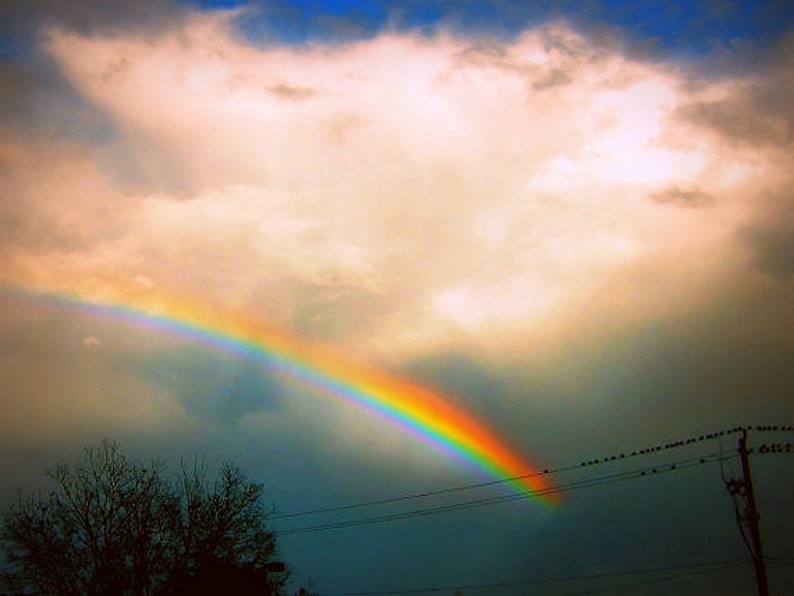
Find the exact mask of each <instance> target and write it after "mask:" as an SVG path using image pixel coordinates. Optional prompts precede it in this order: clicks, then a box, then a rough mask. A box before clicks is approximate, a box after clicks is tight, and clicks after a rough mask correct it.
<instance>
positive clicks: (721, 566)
mask: <svg viewBox="0 0 794 596" xmlns="http://www.w3.org/2000/svg"><path fill="white" fill-rule="evenodd" d="M747 564H748V562H747V561H746V560H744V559H734V560H732V561H723V562H717V563H713V564H706V565H702V566H698V568H694V569H688V570H686V571H683V572H681V573H675V574H672V575H666V576H665V577H658V578H654V579H646V580H642V581H635V582H630V583H625V584H618V585H612V586H608V587H604V588H596V589H588V590H584V591H577V592H567V594H568V595H569V596H574V595H576V596H581V595H582V594H603V593H605V592H609V593H614V592H615V591H616V590H624V589H626V588H637V587H639V586H647V585H651V584H661V583H664V582H669V581H674V580H677V579H681V578H683V577H692V576H695V575H705V574H707V573H715V572H717V571H725V570H726V569H733V568H734V567H741V566H745V565H747Z"/></svg>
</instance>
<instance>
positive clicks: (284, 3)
mask: <svg viewBox="0 0 794 596" xmlns="http://www.w3.org/2000/svg"><path fill="white" fill-rule="evenodd" d="M184 1H185V2H188V3H192V4H194V5H198V6H199V7H201V8H203V9H218V8H232V7H239V6H248V7H249V8H251V9H253V10H250V11H248V12H247V13H246V14H245V15H244V16H243V17H241V19H240V21H239V22H238V25H239V27H240V30H241V31H242V32H243V33H244V34H245V35H246V36H247V37H249V38H251V39H252V40H270V41H272V40H277V41H280V42H286V43H298V44H300V43H306V42H323V41H332V40H338V41H344V40H354V39H362V38H367V37H371V36H373V35H375V34H377V33H378V32H379V31H381V30H382V29H384V28H387V27H388V28H392V29H398V30H406V29H419V30H424V31H426V32H432V31H433V30H435V29H436V28H438V27H445V28H451V29H455V30H459V31H464V32H468V33H471V32H477V33H481V34H491V35H499V36H511V35H515V34H517V33H519V32H520V31H522V30H524V29H526V28H531V27H533V26H536V25H538V24H539V23H541V22H544V21H546V20H549V19H554V18H567V19H568V20H570V21H571V22H572V23H573V24H574V25H580V26H611V27H617V28H618V29H619V30H621V31H622V32H623V34H624V35H625V36H626V38H627V39H628V40H629V41H632V42H636V43H643V42H647V43H650V44H651V45H653V46H655V47H657V48H659V49H662V50H672V51H675V52H695V53H701V52H708V51H711V50H713V49H714V48H715V47H718V46H720V45H722V46H729V45H731V44H734V43H737V42H745V43H746V42H750V43H752V44H754V45H765V44H767V43H769V42H774V41H775V40H776V39H778V38H779V37H780V36H781V35H783V34H785V33H786V32H787V31H788V30H790V29H791V28H792V26H794V4H792V3H787V2H779V1H775V0H768V1H761V2H759V1H758V0H687V1H685V0H631V1H627V0H556V1H552V0H546V1H543V0H541V1H538V2H526V1H518V0H516V1H511V0H491V1H490V2H489V1H487V0H457V1H454V2H453V1H449V0H408V1H396V0H371V1H368V2H360V1H356V0H271V1H268V0H253V1H251V2H245V1H241V0H184Z"/></svg>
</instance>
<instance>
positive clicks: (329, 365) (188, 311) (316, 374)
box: [6, 284, 557, 503]
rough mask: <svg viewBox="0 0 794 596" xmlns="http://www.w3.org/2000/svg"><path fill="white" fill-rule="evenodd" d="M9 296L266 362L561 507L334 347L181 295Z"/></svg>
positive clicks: (474, 430) (394, 381)
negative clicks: (124, 322) (136, 326)
mask: <svg viewBox="0 0 794 596" xmlns="http://www.w3.org/2000/svg"><path fill="white" fill-rule="evenodd" d="M6 285H7V284H6ZM7 287H8V286H7ZM10 290H11V291H12V292H13V294H14V295H16V296H21V297H25V298H28V299H31V298H35V299H38V300H45V301H47V302H48V303H51V304H56V305H58V306H61V307H67V308H72V309H79V310H82V311H85V312H88V313H90V314H92V315H94V316H99V317H102V318H111V319H116V320H123V321H127V322H131V323H133V324H135V325H139V326H145V327H147V328H152V329H155V330H158V331H160V332H166V333H169V334H175V335H177V336H179V337H182V338H186V339H188V340H190V341H194V342H197V343H201V344H204V345H207V346H210V347H212V348H214V349H218V350H221V351H223V352H225V353H229V354H233V355H236V356H239V357H242V358H247V359H251V360H254V361H258V362H262V363H264V364H265V365H266V366H268V367H269V368H270V369H272V370H274V371H277V372H279V373H282V374H284V375H286V376H288V377H289V378H292V379H294V380H297V381H298V382H300V383H302V384H305V385H307V386H309V387H311V388H312V389H313V390H315V391H318V392H320V393H322V394H326V395H331V396H334V397H336V398H341V399H343V400H345V401H346V402H349V403H352V404H354V405H355V406H357V407H359V408H362V409H364V410H366V411H368V412H370V413H372V414H375V415H378V416H380V417H382V418H384V419H386V420H387V421H388V422H390V423H391V424H393V425H396V426H397V427H399V428H401V429H402V430H403V431H404V432H407V433H409V434H411V435H413V436H416V437H418V438H420V439H421V440H422V441H424V442H425V443H428V444H429V445H430V446H431V447H433V448H434V449H436V450H440V451H442V452H445V453H448V454H452V455H454V456H456V457H459V458H462V459H464V460H466V461H469V462H471V463H472V464H474V465H475V466H476V467H478V468H480V469H482V470H485V471H487V472H488V473H489V474H491V475H492V476H493V477H495V478H497V479H499V480H504V481H506V482H508V483H510V484H511V485H512V486H513V487H514V488H515V489H516V490H517V491H519V492H521V493H524V494H526V495H527V496H534V497H539V498H542V499H543V501H544V502H547V503H553V502H554V501H555V500H556V499H557V495H556V492H555V491H554V490H552V489H551V487H550V486H549V485H548V483H547V482H546V480H545V478H544V474H541V473H538V472H536V471H535V470H534V469H533V468H532V467H531V466H530V465H529V464H528V463H527V462H526V461H525V459H524V458H522V457H521V456H520V455H519V454H517V453H516V452H515V451H513V450H512V449H511V448H510V447H509V446H508V445H506V444H505V442H504V441H502V440H501V439H500V438H499V437H498V436H497V435H496V434H494V432H493V431H491V430H490V429H489V428H487V427H486V425H484V424H483V423H482V422H480V421H478V420H477V419H475V418H474V417H473V416H472V415H471V414H470V413H469V412H467V411H465V410H464V409H462V408H460V407H458V406H456V405H454V404H452V403H451V402H450V401H449V400H448V399H444V397H443V396H442V395H441V394H439V393H438V392H436V391H434V390H432V389H430V388H428V387H426V386H422V385H420V384H418V383H415V382H413V381H409V380H407V379H405V378H401V377H398V376H396V375H393V374H388V373H386V372H383V371H380V370H377V369H375V368H373V367H370V366H366V365H363V364H360V363H357V362H354V361H352V360H349V359H345V358H343V357H341V356H340V355H338V354H336V353H334V352H333V351H332V350H330V349H329V348H328V347H325V346H321V345H317V344H313V343H310V342H307V341H303V340H299V339H297V338H295V337H292V336H291V335H289V334H287V333H284V332H283V331H281V330H279V329H277V328H275V327H274V326H272V325H269V324H267V323H266V322H265V321H264V320H262V319H260V318H257V317H252V316H249V315H243V314H241V313H239V312H234V311H230V310H227V309H223V308H220V307H217V306H216V305H212V304H209V303H206V302H198V301H195V300H190V299H187V298H184V297H177V296H174V295H170V296H163V295H158V296H156V297H155V296H152V295H150V294H149V293H142V292H131V293H126V294H124V293H116V294H115V295H113V294H112V293H110V294H109V293H108V292H104V293H103V295H101V296H100V297H99V298H90V297H87V296H86V295H83V294H75V293H69V292H63V291H53V290H41V289H35V288H31V287H20V286H10Z"/></svg>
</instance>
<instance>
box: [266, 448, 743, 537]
mask: <svg viewBox="0 0 794 596" xmlns="http://www.w3.org/2000/svg"><path fill="white" fill-rule="evenodd" d="M732 457H735V455H725V454H719V453H712V454H709V455H703V456H698V457H694V458H690V459H684V460H679V461H674V462H668V463H665V464H657V465H654V466H646V467H644V468H639V469H633V470H629V471H623V472H617V473H614V474H608V475H604V476H597V477H595V478H588V479H585V480H578V481H573V482H569V483H566V484H561V485H557V486H553V487H549V488H548V489H543V490H540V491H537V492H536V493H534V494H535V495H536V496H546V495H550V494H555V493H560V492H571V491H575V490H582V489H585V488H593V487H596V486H604V485H608V484H614V483H617V482H622V481H625V480H629V479H632V478H640V477H644V476H653V475H657V474H663V473H669V472H674V471H680V470H684V469H687V468H691V467H694V466H699V465H703V464H706V463H714V462H719V461H721V460H722V459H723V458H732ZM524 499H526V495H524V494H520V493H513V494H508V495H497V496H490V497H485V498H481V499H475V500H471V501H462V502H455V503H450V504H445V505H439V506H434V507H426V508H423V509H413V510H409V511H401V512H396V513H388V514H382V515H376V516H370V517H360V518H354V519H348V520H341V521H337V522H328V523H324V524H316V525H311V526H299V527H295V528H284V529H280V530H279V535H280V536H289V535H294V534H304V533H312V532H322V531H328V530H339V529H344V528H351V527H358V526H365V525H371V524H376V523H384V522H393V521H399V520H403V519H410V518H416V517H425V516H428V515H436V514H439V513H448V512H452V511H460V510H465V509H473V508H479V507H486V506H490V505H497V504H502V503H508V502H512V501H518V500H524Z"/></svg>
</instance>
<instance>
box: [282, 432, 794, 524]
mask: <svg viewBox="0 0 794 596" xmlns="http://www.w3.org/2000/svg"><path fill="white" fill-rule="evenodd" d="M772 429H774V430H778V429H780V430H794V426H774V427H773V426H757V427H753V426H737V427H733V428H730V429H723V430H719V431H714V432H711V433H704V434H701V435H692V436H690V437H687V438H684V439H678V440H675V441H669V442H667V443H658V444H656V445H652V446H649V447H645V448H642V449H635V450H633V451H624V452H621V453H615V454H611V455H608V456H603V457H596V458H591V459H588V460H582V461H581V462H580V463H578V464H572V465H567V466H562V467H558V468H553V469H544V470H543V471H541V472H533V473H530V474H524V475H521V476H513V477H510V478H500V479H497V480H490V481H487V482H478V483H474V484H466V485H462V486H455V487H451V488H445V489H438V490H432V491H423V492H417V493H409V494H405V495H398V496H395V497H387V498H383V499H377V500H372V501H363V502H358V503H352V504H346V505H338V506H331V507H323V508H318V509H309V510H306V511H297V512H288V513H276V514H274V515H272V516H271V518H270V519H272V520H278V519H289V518H295V517H304V516H308V515H320V514H326V513H336V512H341V511H347V510H350V509H360V508H365V507H375V506H380V505H387V504H391V503H398V502H402V501H410V500H414V499H425V498H428V497H436V496H440V495H445V494H451V493H456V492H465V491H470V490H475V489H480V488H486V487H490V486H498V485H505V484H510V483H515V482H517V481H520V480H527V479H530V478H537V477H540V476H548V475H553V474H559V473H563V472H569V471H572V470H576V469H579V468H586V467H591V466H594V465H600V464H607V463H612V462H616V461H621V460H624V461H625V460H627V459H632V458H636V457H641V456H645V455H651V454H656V453H660V452H662V451H667V450H671V449H677V448H680V447H685V446H689V445H692V444H696V443H701V442H703V441H710V440H715V439H716V440H719V439H720V438H721V437H723V436H726V435H730V434H734V433H738V432H742V431H744V430H772Z"/></svg>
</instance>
